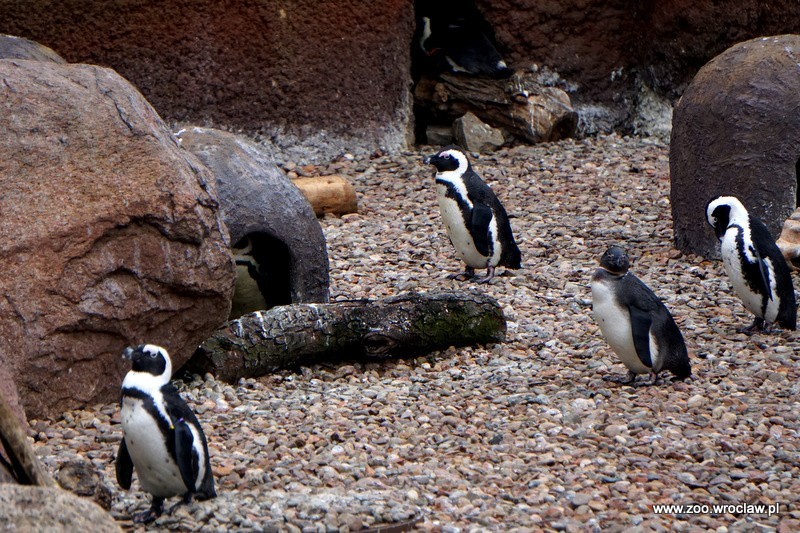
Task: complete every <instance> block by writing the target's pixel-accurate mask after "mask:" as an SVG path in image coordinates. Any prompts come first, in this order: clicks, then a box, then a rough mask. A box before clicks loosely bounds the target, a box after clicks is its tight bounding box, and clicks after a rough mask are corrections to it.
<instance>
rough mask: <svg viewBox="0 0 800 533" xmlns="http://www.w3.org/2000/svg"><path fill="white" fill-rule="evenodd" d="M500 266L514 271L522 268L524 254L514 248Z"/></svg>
mask: <svg viewBox="0 0 800 533" xmlns="http://www.w3.org/2000/svg"><path fill="white" fill-rule="evenodd" d="M500 264H501V265H503V266H504V267H506V268H512V269H514V270H517V269H520V268H522V253H521V252H520V251H519V248H517V246H514V247H513V248H512V249H511V250H509V251H508V253H507V254H505V256H504V257H503V258H502V260H501V261H500Z"/></svg>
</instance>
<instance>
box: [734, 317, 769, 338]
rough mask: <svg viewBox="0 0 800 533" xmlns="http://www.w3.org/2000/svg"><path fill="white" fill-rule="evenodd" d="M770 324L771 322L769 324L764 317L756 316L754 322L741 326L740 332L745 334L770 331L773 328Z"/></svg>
mask: <svg viewBox="0 0 800 533" xmlns="http://www.w3.org/2000/svg"><path fill="white" fill-rule="evenodd" d="M770 326H771V324H769V323H768V322H767V321H765V320H764V319H763V318H760V317H755V318H754V319H753V323H752V324H750V325H749V326H747V327H746V328H741V329H740V330H739V332H740V333H744V334H745V335H755V334H756V333H761V332H764V333H769V332H770V331H771V329H772V328H771V327H770Z"/></svg>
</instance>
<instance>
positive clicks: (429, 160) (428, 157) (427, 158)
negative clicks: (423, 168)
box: [422, 155, 433, 165]
mask: <svg viewBox="0 0 800 533" xmlns="http://www.w3.org/2000/svg"><path fill="white" fill-rule="evenodd" d="M422 162H423V163H425V164H426V165H430V164H431V163H433V156H432V155H426V156H425V157H423V158H422Z"/></svg>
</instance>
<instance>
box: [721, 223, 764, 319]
mask: <svg viewBox="0 0 800 533" xmlns="http://www.w3.org/2000/svg"><path fill="white" fill-rule="evenodd" d="M729 227H735V228H736V229H737V230H738V231H737V232H736V251H737V252H738V254H739V264H740V265H741V268H742V277H743V278H744V282H745V283H746V284H747V286H748V287H750V289H751V290H752V291H753V292H755V293H756V294H760V295H761V302H762V303H761V309H762V312H764V311H766V309H767V302H768V301H769V300H770V295H771V291H770V288H769V285H770V279H769V269H768V268H767V266H766V265H765V264H764V259H763V258H762V257H761V254H759V253H758V250H757V249H756V247H755V245H754V244H753V243H752V242H749V243H746V242H745V241H744V230H743V229H742V227H741V226H739V225H738V224H733V225H731V226H729ZM750 234H751V236H752V230H751V232H750ZM745 247H748V248H749V251H750V252H751V253H752V254H753V255H754V256H755V257H756V261H755V263H751V262H750V261H748V259H747V255H745Z"/></svg>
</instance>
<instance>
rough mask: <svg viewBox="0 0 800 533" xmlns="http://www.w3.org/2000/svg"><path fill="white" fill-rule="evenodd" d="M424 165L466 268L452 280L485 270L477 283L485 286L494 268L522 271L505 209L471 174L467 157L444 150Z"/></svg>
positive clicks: (446, 148)
mask: <svg viewBox="0 0 800 533" xmlns="http://www.w3.org/2000/svg"><path fill="white" fill-rule="evenodd" d="M424 162H425V163H427V164H431V165H433V166H434V167H436V188H437V195H438V198H439V209H440V211H441V215H442V220H443V221H444V224H445V227H446V228H447V234H448V236H449V237H450V242H452V243H453V247H454V248H455V249H456V253H457V254H458V255H459V257H460V258H461V259H462V260H463V261H464V262H465V263H466V264H467V268H466V271H465V272H464V273H462V274H455V275H451V276H449V277H450V278H452V279H459V280H464V279H469V278H473V277H474V276H475V269H476V268H485V269H487V273H486V276H485V277H483V278H478V279H476V280H475V281H477V282H478V283H486V282H488V281H490V280H491V279H492V278H493V277H494V275H495V268H496V267H497V266H498V265H502V266H504V267H507V268H513V269H518V268H521V267H522V264H521V260H522V255H521V253H520V251H519V248H518V247H517V243H516V242H515V241H514V235H513V233H512V232H511V223H510V222H509V220H508V215H507V214H506V210H505V208H503V205H502V204H501V203H500V200H498V199H497V196H495V194H494V192H493V191H492V189H490V188H489V186H488V185H487V184H486V183H485V182H484V181H483V180H482V179H481V178H480V176H478V174H477V173H476V172H475V171H474V170H472V166H471V165H470V162H469V159H468V158H467V154H465V153H464V152H463V151H462V150H461V149H459V148H458V147H456V146H447V147H445V148H444V149H443V150H441V151H440V152H439V153H437V154H436V155H433V156H430V157H426V158H425V159H424Z"/></svg>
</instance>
